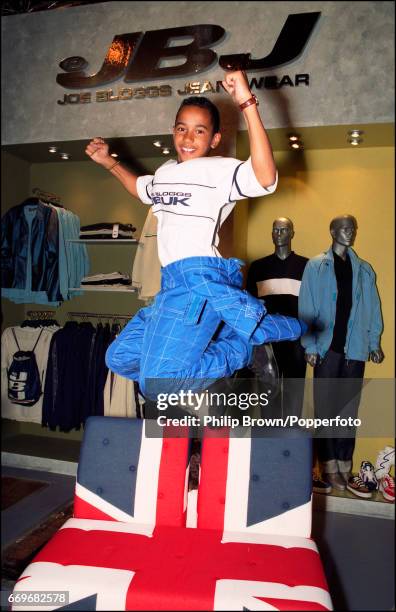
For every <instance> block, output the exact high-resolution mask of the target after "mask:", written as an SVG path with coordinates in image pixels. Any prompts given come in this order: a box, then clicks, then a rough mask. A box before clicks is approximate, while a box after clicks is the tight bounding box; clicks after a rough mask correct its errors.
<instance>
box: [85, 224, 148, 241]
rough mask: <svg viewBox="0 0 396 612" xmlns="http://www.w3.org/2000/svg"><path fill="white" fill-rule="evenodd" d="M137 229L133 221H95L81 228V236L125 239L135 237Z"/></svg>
mask: <svg viewBox="0 0 396 612" xmlns="http://www.w3.org/2000/svg"><path fill="white" fill-rule="evenodd" d="M135 231H136V227H134V226H133V225H132V224H131V223H127V224H125V223H94V224H93V225H84V226H82V227H81V228H80V238H84V239H91V240H92V239H106V238H113V239H115V240H116V239H125V238H133V232H135Z"/></svg>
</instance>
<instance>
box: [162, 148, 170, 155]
mask: <svg viewBox="0 0 396 612" xmlns="http://www.w3.org/2000/svg"><path fill="white" fill-rule="evenodd" d="M162 153H163V154H164V155H169V153H170V149H168V147H163V148H162Z"/></svg>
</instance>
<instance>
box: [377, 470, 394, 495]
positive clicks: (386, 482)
mask: <svg viewBox="0 0 396 612" xmlns="http://www.w3.org/2000/svg"><path fill="white" fill-rule="evenodd" d="M378 488H379V490H380V491H381V493H382V495H383V497H384V499H386V500H387V501H390V502H394V501H395V479H394V478H393V477H392V476H391V475H390V474H386V475H385V476H384V477H383V478H381V480H380V481H379V485H378Z"/></svg>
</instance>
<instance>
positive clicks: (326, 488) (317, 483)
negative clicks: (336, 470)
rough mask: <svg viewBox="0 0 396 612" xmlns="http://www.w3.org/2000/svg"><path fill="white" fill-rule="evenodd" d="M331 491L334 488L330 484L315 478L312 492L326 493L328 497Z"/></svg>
mask: <svg viewBox="0 0 396 612" xmlns="http://www.w3.org/2000/svg"><path fill="white" fill-rule="evenodd" d="M331 489H332V486H331V484H330V483H329V482H325V481H324V480H321V479H320V478H319V477H318V478H315V477H314V478H313V480H312V491H313V492H314V493H325V494H326V495H327V494H328V493H331Z"/></svg>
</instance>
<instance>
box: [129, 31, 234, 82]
mask: <svg viewBox="0 0 396 612" xmlns="http://www.w3.org/2000/svg"><path fill="white" fill-rule="evenodd" d="M224 34H225V30H224V28H222V27H221V26H218V25H206V24H201V25H195V26H184V27H180V28H168V29H165V30H151V31H149V32H146V33H145V35H144V36H143V39H142V42H141V43H140V45H139V47H138V50H137V52H136V55H135V58H134V60H133V61H132V62H131V63H130V65H129V68H128V70H127V73H126V75H125V81H126V82H128V83H130V82H132V81H145V80H148V79H163V78H165V77H172V76H187V75H190V74H197V73H198V72H202V71H203V70H206V69H207V68H208V67H209V66H210V65H211V64H212V63H213V62H214V61H216V60H217V54H216V53H215V52H214V51H212V50H211V49H206V48H204V47H205V46H209V45H213V44H214V43H216V42H218V41H219V40H220V39H221V38H222V37H223V36H224ZM180 37H192V38H193V41H192V42H190V43H189V44H186V45H179V46H175V47H170V46H167V45H168V43H169V40H170V39H172V38H180ZM180 57H181V58H183V57H184V58H185V60H186V61H185V62H184V63H183V64H180V65H178V66H163V67H162V68H161V67H159V64H160V61H161V60H162V59H177V58H180Z"/></svg>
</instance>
